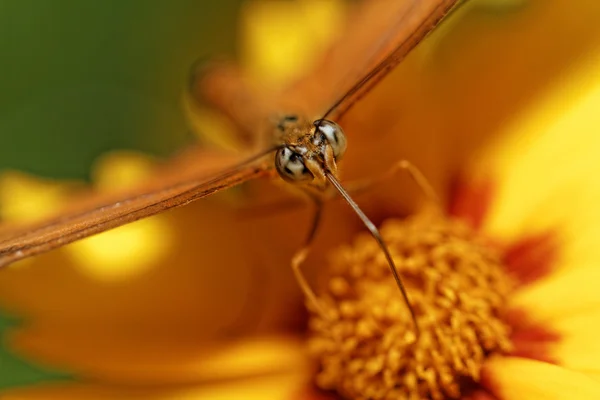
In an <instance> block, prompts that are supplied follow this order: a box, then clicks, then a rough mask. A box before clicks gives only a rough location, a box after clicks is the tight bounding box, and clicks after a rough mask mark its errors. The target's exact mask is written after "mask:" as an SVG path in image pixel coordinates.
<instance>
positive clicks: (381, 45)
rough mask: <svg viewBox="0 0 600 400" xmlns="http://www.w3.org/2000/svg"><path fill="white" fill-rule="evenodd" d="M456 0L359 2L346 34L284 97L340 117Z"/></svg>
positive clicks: (392, 67) (295, 102) (398, 61)
mask: <svg viewBox="0 0 600 400" xmlns="http://www.w3.org/2000/svg"><path fill="white" fill-rule="evenodd" d="M457 3H459V1H457V0H371V1H364V2H361V3H360V4H358V5H357V7H356V9H354V10H353V11H352V12H351V16H350V18H349V19H348V22H347V25H348V26H347V27H346V29H345V30H344V35H343V36H342V37H340V39H339V40H338V41H337V43H334V44H333V45H332V46H331V49H330V50H329V52H328V53H327V54H326V55H325V57H323V58H322V59H321V60H320V61H319V63H318V64H317V65H316V66H315V67H314V71H313V72H312V73H309V74H307V75H306V78H302V79H300V80H298V81H296V82H295V83H294V84H293V85H291V86H290V87H289V88H288V89H287V90H285V91H284V92H283V95H282V102H286V101H287V102H288V103H289V104H290V105H289V107H295V108H298V109H304V110H307V109H308V110H313V111H314V112H315V113H316V114H318V115H320V116H323V117H325V116H326V117H328V118H330V119H334V120H339V119H340V118H341V117H342V115H344V114H345V113H346V112H347V111H348V110H349V109H350V107H351V106H352V105H353V104H354V103H355V102H356V101H357V100H358V99H360V98H361V97H362V96H363V95H364V94H366V93H367V92H368V91H369V90H370V89H371V88H372V87H373V86H374V85H375V84H377V83H378V82H379V81H380V80H381V79H382V78H383V77H385V76H386V75H387V74H388V73H389V72H390V71H392V70H393V69H394V67H395V66H396V65H398V63H400V62H401V61H402V60H403V59H404V58H405V57H406V56H407V55H408V53H409V52H410V51H411V50H412V49H414V48H415V46H417V45H418V44H419V43H420V42H421V41H422V40H423V39H424V38H425V37H426V36H427V34H428V33H430V32H431V31H432V30H433V29H434V28H435V27H436V25H437V24H438V23H439V22H440V21H441V20H442V18H443V17H444V16H445V15H446V14H448V12H449V11H450V10H451V9H452V8H453V7H454V6H456V4H457ZM341 71H343V73H342V74H340V72H341Z"/></svg>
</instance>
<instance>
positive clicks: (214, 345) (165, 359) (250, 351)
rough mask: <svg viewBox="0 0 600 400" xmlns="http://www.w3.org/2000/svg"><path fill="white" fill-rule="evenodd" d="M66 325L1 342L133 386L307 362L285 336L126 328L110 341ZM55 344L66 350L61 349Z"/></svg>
mask: <svg viewBox="0 0 600 400" xmlns="http://www.w3.org/2000/svg"><path fill="white" fill-rule="evenodd" d="M67 328H68V327H65V326H64V325H63V326H60V327H58V328H57V329H55V330H52V329H50V328H31V329H28V330H23V331H18V332H17V333H15V335H11V336H9V339H8V341H7V343H8V346H9V347H10V348H11V349H12V350H13V351H15V352H17V353H19V354H22V355H24V356H25V357H32V356H35V359H36V360H38V361H39V362H41V363H43V364H44V365H53V366H55V367H57V368H60V369H65V370H68V371H69V372H71V373H73V374H75V375H76V376H77V377H79V378H82V379H86V378H87V379H90V380H92V381H100V382H104V383H118V384H124V385H134V386H135V385H147V384H149V383H151V384H164V385H172V384H189V383H199V382H211V381H221V380H228V379H242V378H247V377H251V376H256V375H264V374H271V373H279V372H290V371H295V370H298V369H303V368H305V367H307V365H308V364H307V359H306V358H305V352H304V351H303V347H302V345H301V343H300V342H299V341H298V340H296V339H292V338H287V337H279V336H274V337H257V338H254V339H246V340H242V341H230V342H227V341H226V340H223V339H222V340H220V341H212V342H207V341H198V340H196V339H195V338H194V337H193V336H191V335H187V336H186V335H184V334H182V333H174V334H172V335H168V334H164V333H163V334H157V333H154V332H148V333H147V334H145V335H144V333H143V332H131V335H130V336H129V337H128V338H123V337H121V338H120V340H119V341H117V342H116V343H117V344H115V340H114V339H113V338H110V337H109V336H110V335H111V332H110V330H109V329H106V328H98V329H100V330H104V332H103V333H105V335H106V336H107V338H106V339H104V338H103V337H95V336H94V335H92V334H90V332H89V331H86V330H81V329H80V330H77V331H74V330H72V331H71V332H70V333H65V332H64V331H63V330H64V329H67ZM73 328H75V329H76V327H73ZM61 344H62V346H63V347H65V348H66V349H62V351H61ZM65 344H67V345H65Z"/></svg>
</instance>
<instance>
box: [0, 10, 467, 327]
mask: <svg viewBox="0 0 600 400" xmlns="http://www.w3.org/2000/svg"><path fill="white" fill-rule="evenodd" d="M457 3H458V0H410V1H409V0H370V1H368V2H366V1H365V2H364V3H362V4H361V5H360V7H361V10H360V12H357V13H356V14H355V15H356V19H355V20H352V21H350V22H349V24H350V25H351V26H352V30H351V31H350V32H351V37H345V38H343V41H342V42H341V43H340V44H339V45H338V46H334V47H333V48H332V50H331V51H330V52H329V53H328V54H326V55H325V57H324V58H323V60H322V61H321V62H320V64H318V65H317V66H316V70H317V71H318V73H316V74H311V75H310V78H304V79H299V80H298V81H296V82H295V83H294V84H292V85H291V86H290V87H289V88H287V89H286V90H284V91H283V93H284V95H283V96H281V99H278V100H281V101H273V102H271V103H270V102H269V99H261V100H260V101H258V100H257V101H256V102H255V103H254V104H252V106H253V107H252V109H253V111H252V112H248V108H249V107H248V106H247V105H248V97H247V96H246V95H245V94H246V92H245V90H244V87H243V86H238V87H231V85H232V83H234V82H236V79H235V75H236V70H235V68H233V67H227V66H225V67H220V68H219V67H216V68H214V69H213V70H211V71H207V72H205V74H204V75H203V76H201V77H198V76H196V74H194V79H193V80H192V86H193V87H192V88H191V92H194V91H195V90H198V91H200V92H202V95H203V97H205V98H206V99H208V100H209V101H210V102H211V103H212V104H213V105H214V106H215V107H217V108H220V109H221V110H223V111H224V113H225V114H226V115H228V116H229V117H230V119H231V120H232V121H233V122H234V123H235V124H236V125H237V127H238V128H239V131H240V135H241V136H242V137H245V138H246V139H247V140H248V141H254V142H255V143H261V145H260V146H262V149H261V150H259V151H257V152H256V153H255V154H253V155H251V156H249V157H245V156H242V155H240V156H239V157H237V158H236V157H232V156H230V155H227V156H226V155H223V154H221V153H219V154H217V153H213V152H211V151H209V150H191V151H189V152H187V153H183V154H182V155H181V156H179V157H176V158H175V159H173V160H172V161H171V162H169V163H168V164H166V165H165V166H164V168H163V169H161V170H159V171H157V172H156V174H155V176H154V177H153V179H152V180H151V181H149V182H145V183H143V184H142V185H140V186H139V187H137V188H135V189H133V190H129V191H126V192H120V193H113V194H109V195H93V196H90V197H89V198H84V199H81V200H80V201H78V202H76V203H75V204H73V205H71V206H70V207H69V209H68V210H66V211H63V212H62V213H61V214H60V215H57V216H54V217H52V218H50V219H48V220H46V221H43V222H41V223H36V224H35V225H33V226H23V227H19V226H17V227H5V228H4V229H3V230H1V231H0V235H1V236H0V267H4V266H6V265H9V264H11V263H13V262H15V261H18V260H21V259H23V258H26V257H31V256H34V255H37V254H40V253H43V252H47V251H50V250H52V249H55V248H58V247H61V246H64V245H66V244H69V243H72V242H74V241H77V240H80V239H83V238H86V237H89V236H91V235H94V234H97V233H100V232H104V231H107V230H110V229H112V228H116V227H118V226H121V225H124V224H127V223H130V222H133V221H136V220H139V219H142V218H146V217H149V216H152V215H155V214H157V213H160V212H163V211H166V210H169V209H172V208H175V207H181V206H184V205H186V204H189V203H191V202H193V201H195V200H198V199H201V198H204V197H207V196H210V195H212V194H214V193H217V192H219V191H222V190H225V189H228V188H231V187H234V186H237V185H240V184H242V183H244V182H248V181H250V180H254V179H258V178H263V177H277V176H279V177H280V178H283V180H284V181H287V182H289V183H291V184H293V185H295V186H296V187H299V188H300V189H301V191H302V192H303V193H305V194H306V195H307V196H308V197H309V198H311V199H312V200H313V201H314V203H315V204H316V205H319V204H320V203H321V202H322V199H323V194H324V193H325V192H327V191H330V190H334V191H336V192H337V193H339V194H340V195H341V196H342V197H343V199H344V200H345V201H346V202H347V203H348V204H349V205H350V206H351V207H352V208H353V209H354V211H355V212H356V214H357V215H358V216H359V218H360V219H361V220H362V221H363V223H364V224H365V226H366V227H367V228H368V229H369V231H370V232H371V233H372V234H373V237H374V238H375V239H376V240H377V241H378V243H379V245H380V247H381V249H382V251H383V252H384V253H385V256H386V258H387V260H388V263H389V264H390V269H391V271H392V273H393V275H394V278H395V280H396V282H397V284H398V287H399V289H400V292H401V293H402V295H403V297H404V300H405V302H406V304H407V305H408V306H409V309H410V303H409V301H408V296H407V293H406V291H405V289H404V286H403V284H402V281H401V279H400V277H399V275H398V273H397V271H396V269H395V266H394V263H393V261H392V259H391V256H390V254H389V251H388V250H387V247H386V246H385V244H384V243H383V240H382V239H381V237H380V235H379V232H378V230H377V228H376V227H375V225H374V224H373V223H372V222H371V221H370V220H369V218H368V217H367V216H366V215H365V214H364V213H363V212H362V211H361V209H360V208H359V207H358V205H357V204H356V203H355V202H354V201H353V200H352V198H351V197H350V195H349V194H348V192H347V190H346V189H345V188H344V187H343V186H342V184H341V183H340V180H339V178H338V169H337V162H338V161H339V160H340V159H341V158H342V156H343V154H344V152H345V150H346V148H347V139H346V136H345V133H344V131H343V129H342V126H341V121H342V119H343V117H344V115H346V113H348V111H349V110H350V109H352V107H353V106H354V105H355V104H356V103H357V102H358V101H359V100H360V99H361V98H362V97H364V96H365V95H366V94H368V92H369V91H370V90H371V89H372V88H373V87H374V85H376V84H377V83H379V82H380V81H381V80H382V79H383V78H384V77H385V76H386V75H387V74H388V73H389V72H390V71H392V70H393V69H394V67H395V66H396V65H398V63H400V62H401V61H402V60H403V59H404V58H405V57H406V55H407V54H408V53H409V52H410V51H411V50H412V49H413V48H414V47H415V46H416V45H417V44H418V43H419V42H421V41H422V40H423V38H424V37H425V36H426V35H427V34H428V33H429V32H430V31H431V30H432V29H433V28H434V27H435V26H436V25H437V24H438V23H439V22H440V21H441V20H442V18H443V17H444V16H445V15H447V14H448V13H449V12H450V11H451V10H452V9H453V7H455V6H456V5H457ZM348 59H360V60H363V61H362V62H361V63H358V64H357V65H355V66H352V67H350V68H349V67H348V65H347V62H346V61H345V60H348ZM341 71H345V72H344V73H341ZM228 87H229V90H226V88H228ZM278 108H281V109H286V110H289V109H293V110H298V112H294V113H283V114H282V113H280V112H279V113H278V110H277V109H278ZM273 115H276V117H275V118H271V119H270V124H269V126H268V129H266V130H265V132H266V133H267V134H266V135H258V134H257V132H256V131H257V127H258V126H260V125H261V124H262V122H263V121H264V120H267V118H266V116H270V117H272V116H273ZM313 115H319V117H318V118H316V119H309V118H308V117H307V116H313ZM244 135H245V136H244ZM249 146H250V144H249ZM256 146H257V145H254V146H252V147H254V148H256ZM316 209H317V212H316V215H315V218H314V223H313V225H312V228H311V229H310V234H309V239H308V240H307V243H306V245H305V246H304V247H303V248H302V249H301V250H300V251H299V252H298V253H296V256H295V257H294V259H293V261H292V265H293V267H294V272H295V274H296V278H297V279H298V281H299V283H300V286H301V287H302V289H303V291H304V292H305V294H306V295H307V297H308V298H309V300H310V299H312V300H313V302H316V299H315V297H314V295H313V294H312V291H311V290H310V288H309V287H308V284H307V283H306V282H305V281H304V278H303V277H302V274H301V273H300V270H299V266H300V264H301V263H302V261H303V259H304V258H305V257H306V253H307V251H308V248H309V244H310V241H311V238H312V236H313V235H314V232H315V231H316V228H317V224H318V221H319V216H320V209H321V208H320V207H319V206H318V207H317V208H316ZM317 306H318V303H317ZM410 311H411V313H412V309H410ZM413 320H414V314H413ZM415 325H416V323H415Z"/></svg>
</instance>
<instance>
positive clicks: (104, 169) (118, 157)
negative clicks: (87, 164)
mask: <svg viewBox="0 0 600 400" xmlns="http://www.w3.org/2000/svg"><path fill="white" fill-rule="evenodd" d="M155 166H156V165H155V162H154V160H153V159H152V158H151V157H149V156H147V155H145V154H141V153H137V152H133V151H113V152H110V153H106V154H104V155H102V156H101V157H100V158H99V159H98V160H96V162H95V163H94V167H93V170H92V179H93V181H94V187H96V188H97V189H98V190H102V191H107V192H109V191H113V190H118V189H122V188H126V187H131V186H133V185H137V184H139V183H140V182H141V181H143V180H144V179H146V178H148V177H150V175H151V174H152V169H153V168H154V167H155Z"/></svg>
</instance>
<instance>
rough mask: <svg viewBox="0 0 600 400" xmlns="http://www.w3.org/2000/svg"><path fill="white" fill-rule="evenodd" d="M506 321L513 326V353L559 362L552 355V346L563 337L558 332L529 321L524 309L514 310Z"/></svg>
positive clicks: (534, 358) (519, 355)
mask: <svg viewBox="0 0 600 400" xmlns="http://www.w3.org/2000/svg"><path fill="white" fill-rule="evenodd" d="M506 321H507V322H508V323H509V324H510V325H511V326H512V328H513V332H512V334H511V341H512V343H513V346H514V349H513V351H512V352H511V353H510V354H511V355H513V356H518V357H524V358H530V359H533V360H539V361H544V362H547V363H551V364H557V360H555V359H553V358H552V357H551V356H550V354H551V353H550V348H551V346H552V345H553V343H556V342H557V341H559V340H560V339H561V336H560V334H559V333H558V332H556V331H553V330H552V329H550V328H548V327H546V326H544V325H541V324H536V323H532V322H529V321H528V319H527V316H526V314H525V312H523V311H513V312H512V313H511V314H509V315H508V316H507V318H506Z"/></svg>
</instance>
